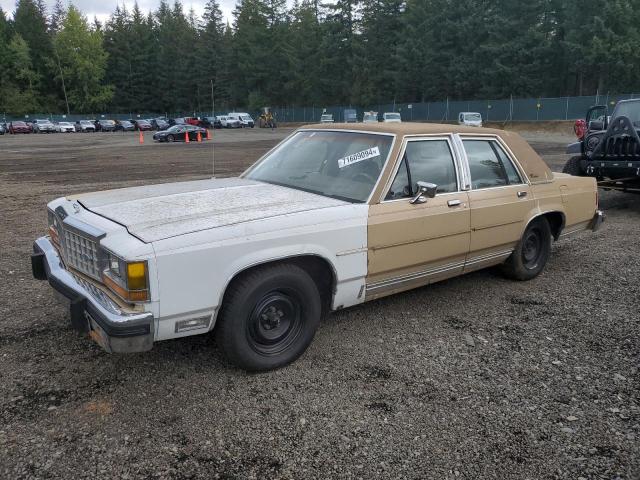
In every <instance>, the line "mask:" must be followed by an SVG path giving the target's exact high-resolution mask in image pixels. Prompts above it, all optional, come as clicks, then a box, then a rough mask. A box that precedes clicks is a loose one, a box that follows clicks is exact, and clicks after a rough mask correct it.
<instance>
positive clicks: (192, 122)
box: [184, 117, 200, 127]
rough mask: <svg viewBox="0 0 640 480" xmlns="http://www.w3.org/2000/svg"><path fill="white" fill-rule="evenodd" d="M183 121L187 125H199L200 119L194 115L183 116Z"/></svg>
mask: <svg viewBox="0 0 640 480" xmlns="http://www.w3.org/2000/svg"><path fill="white" fill-rule="evenodd" d="M184 121H185V123H186V124H187V125H193V126H194V127H197V126H199V125H200V119H199V118H196V117H184Z"/></svg>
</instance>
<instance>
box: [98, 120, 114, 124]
mask: <svg viewBox="0 0 640 480" xmlns="http://www.w3.org/2000/svg"><path fill="white" fill-rule="evenodd" d="M100 123H102V124H104V125H114V124H115V123H116V122H114V121H113V120H102V122H100Z"/></svg>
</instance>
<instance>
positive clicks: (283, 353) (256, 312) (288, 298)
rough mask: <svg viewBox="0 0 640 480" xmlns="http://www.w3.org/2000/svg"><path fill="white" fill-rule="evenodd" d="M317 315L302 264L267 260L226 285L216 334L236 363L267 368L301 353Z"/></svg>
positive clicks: (317, 303)
mask: <svg viewBox="0 0 640 480" xmlns="http://www.w3.org/2000/svg"><path fill="white" fill-rule="evenodd" d="M321 316H322V302H321V299H320V292H319V290H318V287H317V285H316V283H315V282H314V280H313V279H312V278H311V277H310V276H309V274H308V273H307V272H306V271H305V270H303V269H302V268H300V267H298V266H297V265H293V264H286V263H281V264H274V265H267V266H265V267H259V268H256V269H253V270H251V271H249V272H248V273H245V274H241V276H240V277H238V278H236V279H234V281H233V282H232V283H231V284H230V285H229V287H228V288H227V292H226V293H225V296H224V300H223V304H222V309H221V311H220V315H219V317H218V323H217V325H216V338H217V341H218V344H219V346H220V348H221V349H222V351H223V352H224V354H225V355H226V357H227V358H228V359H229V360H230V361H231V363H233V364H235V365H236V366H238V367H240V368H243V369H245V370H251V371H258V370H272V369H275V368H278V367H281V366H284V365H287V364H288V363H291V362H293V361H294V360H295V359H297V358H298V357H299V356H300V355H302V353H304V351H305V350H306V349H307V347H308V346H309V344H310V343H311V341H312V340H313V337H314V335H315V332H316V329H317V328H318V324H319V323H320V318H321Z"/></svg>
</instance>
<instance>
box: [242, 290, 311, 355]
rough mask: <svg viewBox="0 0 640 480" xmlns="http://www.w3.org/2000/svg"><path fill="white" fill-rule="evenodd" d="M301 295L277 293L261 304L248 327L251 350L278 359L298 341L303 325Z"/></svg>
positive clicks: (250, 319) (258, 304) (266, 296)
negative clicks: (274, 356) (277, 357)
mask: <svg viewBox="0 0 640 480" xmlns="http://www.w3.org/2000/svg"><path fill="white" fill-rule="evenodd" d="M297 293H298V292H296V291H280V290H273V291H271V292H268V293H267V294H266V295H265V296H264V297H263V298H262V299H261V300H260V301H259V302H258V303H257V305H256V306H255V308H254V309H253V311H252V312H251V314H250V316H249V321H248V322H247V324H246V333H247V341H248V342H249V345H250V346H251V348H253V349H254V350H255V351H257V352H258V353H260V354H262V355H278V354H280V353H282V352H283V351H284V350H286V349H287V348H288V347H289V346H290V345H291V344H292V343H293V342H294V341H295V340H296V337H297V336H298V335H299V334H300V331H301V328H302V323H303V321H302V318H301V315H302V305H301V302H300V298H299V296H298V294H297Z"/></svg>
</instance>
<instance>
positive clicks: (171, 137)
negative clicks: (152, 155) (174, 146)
mask: <svg viewBox="0 0 640 480" xmlns="http://www.w3.org/2000/svg"><path fill="white" fill-rule="evenodd" d="M175 141H176V137H174V136H173V135H172V134H169V135H167V142H175Z"/></svg>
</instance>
